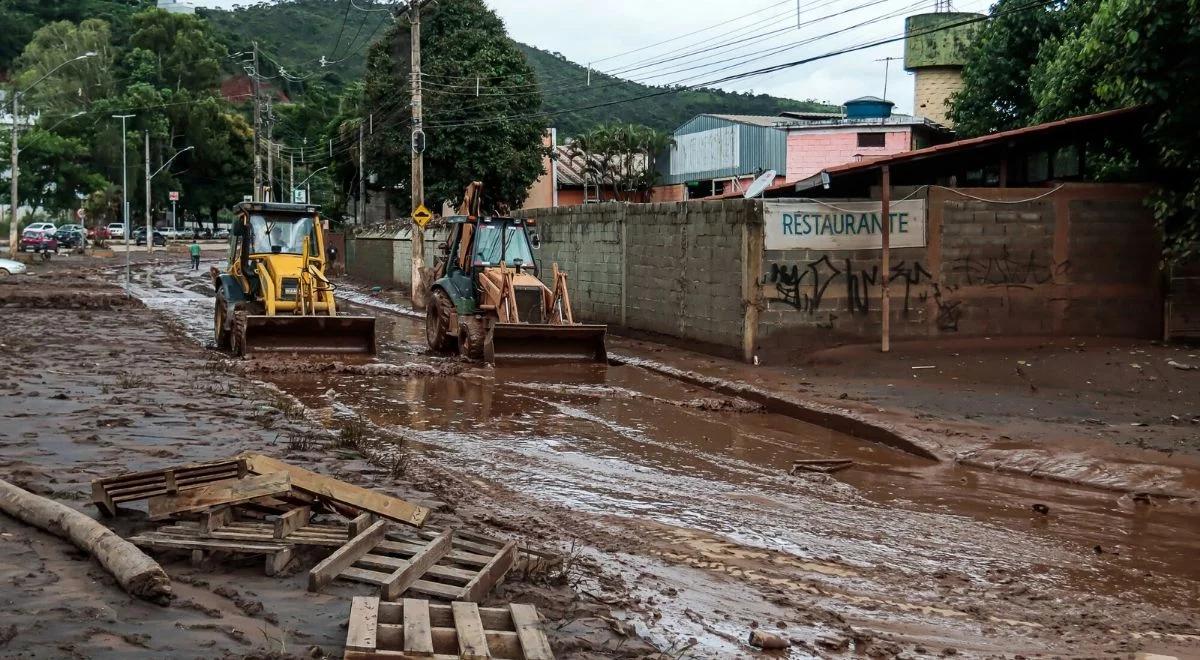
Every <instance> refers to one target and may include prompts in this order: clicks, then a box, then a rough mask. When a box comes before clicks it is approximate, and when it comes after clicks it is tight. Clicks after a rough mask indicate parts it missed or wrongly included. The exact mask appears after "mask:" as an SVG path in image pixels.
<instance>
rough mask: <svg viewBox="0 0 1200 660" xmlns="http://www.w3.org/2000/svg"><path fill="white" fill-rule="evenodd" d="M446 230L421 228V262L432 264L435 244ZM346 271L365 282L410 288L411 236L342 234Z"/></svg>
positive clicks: (396, 233) (405, 232)
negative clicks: (424, 229)
mask: <svg viewBox="0 0 1200 660" xmlns="http://www.w3.org/2000/svg"><path fill="white" fill-rule="evenodd" d="M446 236H447V231H446V229H445V228H442V227H432V228H430V229H427V230H426V231H425V264H426V265H427V266H430V267H432V266H433V259H434V257H435V256H436V255H437V254H438V252H437V246H438V244H439V243H441V242H443V241H445V240H446ZM346 273H347V274H348V275H351V276H353V277H356V278H358V279H361V280H365V281H367V282H373V283H376V284H383V285H390V286H395V287H397V288H402V289H404V288H411V287H412V237H411V235H410V233H409V231H408V229H407V228H405V229H401V230H386V231H384V230H374V231H361V232H359V233H357V234H356V235H353V236H351V235H347V236H346Z"/></svg>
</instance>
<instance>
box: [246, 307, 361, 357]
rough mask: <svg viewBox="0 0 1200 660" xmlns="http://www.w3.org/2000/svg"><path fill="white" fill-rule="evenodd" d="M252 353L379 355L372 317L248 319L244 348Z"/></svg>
mask: <svg viewBox="0 0 1200 660" xmlns="http://www.w3.org/2000/svg"><path fill="white" fill-rule="evenodd" d="M242 345H243V346H245V347H246V354H247V355H249V354H251V353H338V354H341V353H360V354H367V355H374V354H375V318H374V317H371V316H247V317H246V337H245V341H244V343H243V344H242Z"/></svg>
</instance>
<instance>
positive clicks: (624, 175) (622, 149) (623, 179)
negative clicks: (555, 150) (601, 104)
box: [567, 124, 675, 201]
mask: <svg viewBox="0 0 1200 660" xmlns="http://www.w3.org/2000/svg"><path fill="white" fill-rule="evenodd" d="M674 143H675V140H674V138H672V137H671V136H670V135H668V134H666V133H663V132H662V131H657V130H655V129H653V128H650V127H649V126H641V125H638V124H604V125H601V126H597V127H596V128H593V129H592V130H590V131H588V132H586V133H584V134H582V135H580V136H579V137H577V138H575V139H573V140H572V141H570V142H569V143H568V147H567V151H568V153H569V154H570V155H571V156H572V157H573V158H575V157H582V158H583V161H584V167H585V168H586V170H587V172H586V173H587V175H588V178H589V179H590V180H591V181H593V182H595V183H596V184H597V185H604V186H609V187H611V188H612V191H613V196H614V197H615V198H616V199H618V200H621V201H649V195H650V189H651V188H653V187H654V185H655V184H656V183H658V179H659V173H658V170H657V168H656V167H655V162H656V160H657V157H658V155H659V154H661V153H663V152H664V151H666V150H667V148H668V147H670V146H671V145H673V144H674Z"/></svg>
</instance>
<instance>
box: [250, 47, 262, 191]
mask: <svg viewBox="0 0 1200 660" xmlns="http://www.w3.org/2000/svg"><path fill="white" fill-rule="evenodd" d="M250 86H251V88H252V89H253V90H254V196H253V197H252V199H253V200H254V201H256V202H261V201H262V152H260V151H259V146H258V129H259V128H260V127H261V126H262V108H261V107H259V101H260V96H259V84H258V42H257V41H255V42H254V64H253V66H252V68H251V69H250Z"/></svg>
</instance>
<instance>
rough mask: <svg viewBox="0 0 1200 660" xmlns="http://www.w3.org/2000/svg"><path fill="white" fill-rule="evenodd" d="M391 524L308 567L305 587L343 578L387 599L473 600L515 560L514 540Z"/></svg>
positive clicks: (363, 534)
mask: <svg viewBox="0 0 1200 660" xmlns="http://www.w3.org/2000/svg"><path fill="white" fill-rule="evenodd" d="M390 527H391V526H390V525H389V524H388V523H387V521H383V520H380V521H376V522H375V523H373V524H371V525H370V526H369V527H367V528H366V529H364V530H363V531H362V532H361V533H360V534H358V535H356V536H355V537H354V538H352V539H351V540H350V541H348V542H347V543H346V545H344V546H342V547H341V548H340V549H338V550H337V551H335V552H334V553H333V554H332V555H330V556H329V557H327V558H326V559H325V561H322V562H321V563H320V564H317V565H316V566H315V567H313V569H312V571H310V572H309V576H308V589H309V591H320V590H321V589H323V588H324V587H325V585H327V584H329V583H330V582H333V580H334V579H336V578H342V579H345V580H353V581H356V582H365V583H367V584H373V585H377V586H378V587H379V594H380V597H381V598H383V599H384V600H387V601H393V600H396V599H398V598H400V596H402V595H403V594H405V593H415V594H422V595H425V596H430V597H433V598H436V599H439V600H445V601H463V602H472V603H477V602H479V601H480V600H481V599H482V598H483V597H484V596H485V595H486V594H487V593H488V592H489V591H491V590H492V587H494V586H495V585H496V583H497V582H499V581H500V580H501V579H502V578H503V577H504V575H505V574H507V573H508V571H509V569H511V568H512V566H513V563H514V562H515V561H516V554H517V553H516V549H517V543H516V541H509V542H507V543H505V542H503V541H492V540H489V542H481V541H479V540H475V541H471V540H467V539H465V538H460V537H459V536H457V533H456V532H454V531H453V530H443V531H440V532H438V531H434V530H421V531H417V530H410V529H391V528H390ZM475 538H483V537H475Z"/></svg>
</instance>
